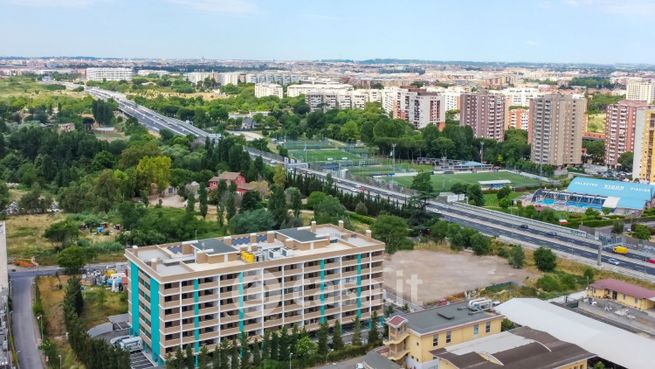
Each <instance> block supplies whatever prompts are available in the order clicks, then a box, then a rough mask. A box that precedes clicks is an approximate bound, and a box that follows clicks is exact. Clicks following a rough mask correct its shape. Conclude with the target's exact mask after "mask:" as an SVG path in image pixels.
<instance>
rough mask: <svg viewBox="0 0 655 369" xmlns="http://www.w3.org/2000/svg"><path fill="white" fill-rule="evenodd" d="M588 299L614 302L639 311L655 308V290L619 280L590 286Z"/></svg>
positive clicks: (610, 280) (604, 281) (606, 280)
mask: <svg viewBox="0 0 655 369" xmlns="http://www.w3.org/2000/svg"><path fill="white" fill-rule="evenodd" d="M587 297H591V298H594V299H602V300H612V301H614V302H616V303H619V304H621V305H624V306H627V307H631V308H634V309H638V310H642V311H645V310H650V309H653V308H655V290H651V289H648V288H644V287H641V286H637V285H634V284H631V283H627V282H623V281H619V280H617V279H601V280H599V281H596V282H594V283H592V284H590V285H589V288H587Z"/></svg>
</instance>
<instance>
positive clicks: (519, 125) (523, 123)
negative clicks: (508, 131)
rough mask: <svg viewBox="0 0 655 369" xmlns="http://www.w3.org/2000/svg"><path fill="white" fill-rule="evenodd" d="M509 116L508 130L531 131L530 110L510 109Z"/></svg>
mask: <svg viewBox="0 0 655 369" xmlns="http://www.w3.org/2000/svg"><path fill="white" fill-rule="evenodd" d="M507 114H508V118H507V128H514V129H522V130H524V131H529V130H530V109H529V108H510V109H509V110H508V113H507Z"/></svg>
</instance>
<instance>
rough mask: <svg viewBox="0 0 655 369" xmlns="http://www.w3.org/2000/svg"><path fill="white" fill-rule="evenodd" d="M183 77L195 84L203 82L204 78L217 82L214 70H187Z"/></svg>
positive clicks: (216, 74)
mask: <svg viewBox="0 0 655 369" xmlns="http://www.w3.org/2000/svg"><path fill="white" fill-rule="evenodd" d="M184 78H186V80H187V81H189V82H191V83H193V84H194V85H195V84H198V82H203V81H204V80H206V79H210V80H211V79H213V80H214V81H216V82H218V73H214V72H189V73H184Z"/></svg>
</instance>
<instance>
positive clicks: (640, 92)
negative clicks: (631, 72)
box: [625, 81, 655, 103]
mask: <svg viewBox="0 0 655 369" xmlns="http://www.w3.org/2000/svg"><path fill="white" fill-rule="evenodd" d="M625 99H626V100H641V101H646V102H648V103H650V102H652V101H653V100H655V82H650V81H630V82H628V84H627V86H626V94H625Z"/></svg>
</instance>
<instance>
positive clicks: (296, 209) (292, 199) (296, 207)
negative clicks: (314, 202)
mask: <svg viewBox="0 0 655 369" xmlns="http://www.w3.org/2000/svg"><path fill="white" fill-rule="evenodd" d="M285 192H286V195H287V197H288V198H289V204H288V207H289V209H291V211H292V212H293V216H294V218H296V219H297V218H299V217H300V210H301V209H302V195H301V194H300V190H299V189H298V188H296V187H289V188H287V189H286V191H285Z"/></svg>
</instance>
